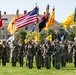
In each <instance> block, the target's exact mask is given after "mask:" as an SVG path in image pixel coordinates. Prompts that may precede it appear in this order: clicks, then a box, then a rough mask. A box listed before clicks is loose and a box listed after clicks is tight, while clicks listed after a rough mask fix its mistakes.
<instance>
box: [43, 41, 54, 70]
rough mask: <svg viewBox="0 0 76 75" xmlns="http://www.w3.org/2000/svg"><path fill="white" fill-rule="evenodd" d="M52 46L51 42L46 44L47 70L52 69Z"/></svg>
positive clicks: (45, 59)
mask: <svg viewBox="0 0 76 75" xmlns="http://www.w3.org/2000/svg"><path fill="white" fill-rule="evenodd" d="M52 49H53V48H52V46H51V43H50V41H48V40H47V41H46V42H45V49H44V63H45V67H46V69H50V67H51V54H52Z"/></svg>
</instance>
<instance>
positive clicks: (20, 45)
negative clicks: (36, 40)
mask: <svg viewBox="0 0 76 75" xmlns="http://www.w3.org/2000/svg"><path fill="white" fill-rule="evenodd" d="M18 51H19V53H18V55H19V63H20V67H22V66H23V58H24V51H25V44H24V43H23V41H22V40H19V42H18Z"/></svg>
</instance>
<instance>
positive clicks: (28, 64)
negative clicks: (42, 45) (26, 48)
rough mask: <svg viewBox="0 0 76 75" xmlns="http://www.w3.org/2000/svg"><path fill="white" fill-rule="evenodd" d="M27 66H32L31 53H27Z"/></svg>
mask: <svg viewBox="0 0 76 75" xmlns="http://www.w3.org/2000/svg"><path fill="white" fill-rule="evenodd" d="M27 66H28V68H30V69H32V67H33V55H27Z"/></svg>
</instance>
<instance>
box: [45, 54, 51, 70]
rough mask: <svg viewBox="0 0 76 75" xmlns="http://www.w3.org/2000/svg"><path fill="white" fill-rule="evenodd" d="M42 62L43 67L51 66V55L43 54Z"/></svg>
mask: <svg viewBox="0 0 76 75" xmlns="http://www.w3.org/2000/svg"><path fill="white" fill-rule="evenodd" d="M44 63H45V67H46V68H47V69H50V67H51V56H49V55H45V58H44Z"/></svg>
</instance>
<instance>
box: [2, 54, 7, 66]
mask: <svg viewBox="0 0 76 75" xmlns="http://www.w3.org/2000/svg"><path fill="white" fill-rule="evenodd" d="M2 65H3V66H6V56H5V55H3V56H2Z"/></svg>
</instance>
